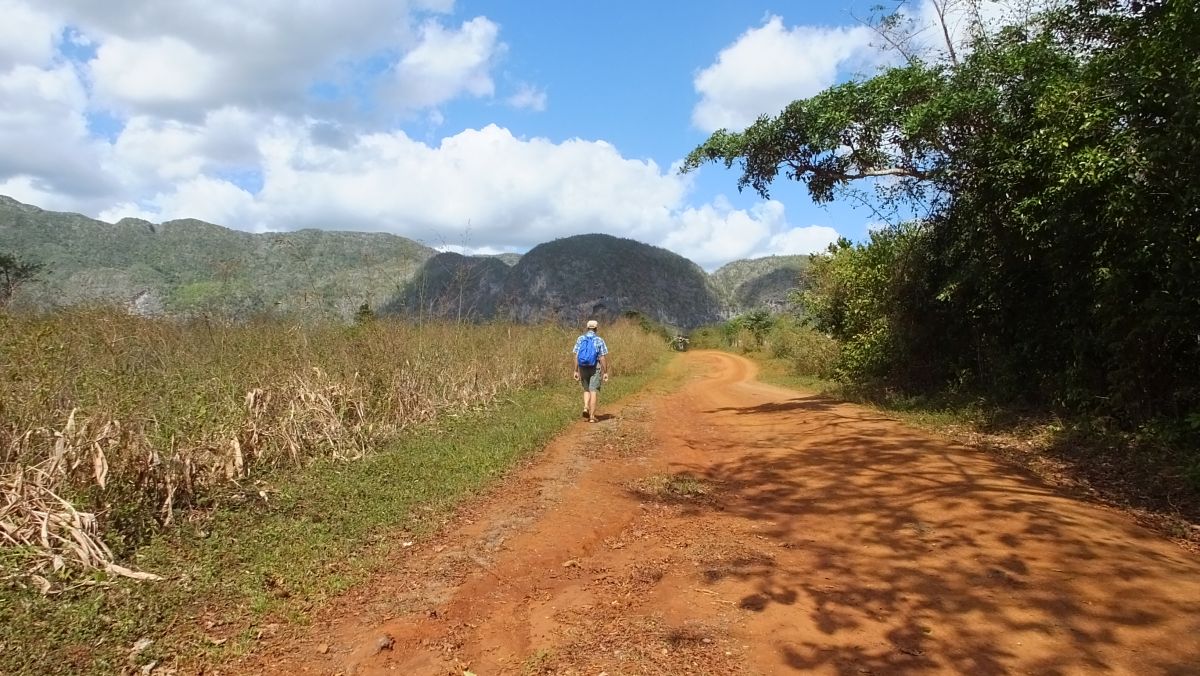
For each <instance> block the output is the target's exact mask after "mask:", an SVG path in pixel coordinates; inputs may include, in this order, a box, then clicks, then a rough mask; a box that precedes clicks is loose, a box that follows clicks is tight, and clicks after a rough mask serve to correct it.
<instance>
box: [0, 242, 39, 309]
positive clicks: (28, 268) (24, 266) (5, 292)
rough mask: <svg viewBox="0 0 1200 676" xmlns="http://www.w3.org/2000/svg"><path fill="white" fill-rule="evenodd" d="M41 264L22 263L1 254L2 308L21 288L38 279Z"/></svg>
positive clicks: (0, 301) (0, 293) (0, 296)
mask: <svg viewBox="0 0 1200 676" xmlns="http://www.w3.org/2000/svg"><path fill="white" fill-rule="evenodd" d="M41 271H42V265H41V264H40V263H31V262H29V261H22V260H20V259H18V258H16V257H14V256H12V255H10V254H2V253H0V307H6V306H7V305H8V303H9V302H10V301H11V300H12V297H13V294H14V293H16V292H17V289H19V288H21V286H23V285H25V284H27V283H29V282H31V281H33V280H34V279H37V276H38V273H40V272H41Z"/></svg>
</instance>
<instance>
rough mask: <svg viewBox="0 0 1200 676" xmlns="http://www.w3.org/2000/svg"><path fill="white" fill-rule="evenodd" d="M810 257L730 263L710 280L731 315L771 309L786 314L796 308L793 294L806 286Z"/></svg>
mask: <svg viewBox="0 0 1200 676" xmlns="http://www.w3.org/2000/svg"><path fill="white" fill-rule="evenodd" d="M810 259H811V257H809V256H765V257H763V258H750V259H743V260H737V261H733V262H732V263H728V264H726V265H724V266H722V267H720V268H719V269H717V271H716V272H713V273H712V275H711V276H710V278H711V279H712V283H713V286H714V287H715V288H716V290H717V293H718V294H719V295H720V298H721V302H722V303H724V305H725V307H727V308H729V309H730V313H732V314H736V313H738V312H742V311H746V310H753V309H757V308H764V307H765V308H768V309H771V310H774V311H776V312H782V311H786V310H790V309H794V308H795V303H794V299H793V298H792V296H793V291H795V290H796V289H797V288H798V287H800V286H802V285H803V283H802V278H801V276H802V275H803V273H804V271H805V270H807V269H808V266H809V262H810Z"/></svg>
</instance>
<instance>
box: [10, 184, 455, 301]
mask: <svg viewBox="0 0 1200 676" xmlns="http://www.w3.org/2000/svg"><path fill="white" fill-rule="evenodd" d="M0 252H3V253H8V254H11V255H14V256H17V257H19V258H21V259H22V260H27V261H31V262H35V263H39V264H41V265H42V266H43V268H42V272H41V273H40V275H39V281H38V282H36V283H32V284H28V285H26V286H25V287H23V288H22V289H21V291H20V292H19V293H18V295H17V297H16V298H14V301H13V302H14V305H15V306H17V307H21V306H26V307H29V306H33V307H39V308H50V307H58V306H64V305H74V304H79V303H89V302H101V303H108V304H114V303H115V304H121V305H126V304H128V305H130V306H131V307H133V308H135V309H137V310H139V311H141V312H145V313H147V314H158V313H168V314H194V313H201V312H203V313H216V314H222V315H231V316H248V315H252V314H255V313H259V312H266V311H270V312H281V311H282V312H297V313H303V314H305V315H307V316H328V317H348V316H350V315H351V314H352V313H353V312H354V310H355V309H357V308H358V307H359V306H360V305H361V304H362V303H364V302H369V303H377V302H382V301H383V300H384V299H387V298H389V297H391V296H393V295H394V294H395V293H396V292H397V290H398V289H399V288H400V287H401V286H402V285H403V284H404V282H406V281H407V280H408V279H409V278H410V277H411V276H412V274H413V273H414V272H415V271H416V269H417V268H418V267H419V266H420V265H421V263H423V262H424V261H425V260H426V259H428V258H430V257H431V256H433V255H434V254H435V253H437V252H436V251H434V250H433V249H430V248H429V247H426V246H423V245H421V244H418V243H417V242H414V241H412V240H410V239H406V238H404V237H398V236H396V235H389V234H380V233H358V232H333V231H324V230H301V231H297V232H287V233H263V234H252V233H247V232H240V231H237V230H230V229H228V228H224V227H221V226H219V225H213V224H212V223H205V222H203V221H197V220H191V219H186V220H176V221H167V222H165V223H162V224H161V225H155V224H152V223H149V222H146V221H142V220H137V219H131V218H126V219H123V220H121V221H120V222H118V223H115V224H114V223H105V222H103V221H98V220H94V219H90V218H87V217H84V216H81V215H79V214H70V213H59V212H53V211H44V210H42V209H39V208H37V207H34V206H30V205H27V204H22V203H20V202H17V201H16V200H13V199H11V198H9V197H4V196H0Z"/></svg>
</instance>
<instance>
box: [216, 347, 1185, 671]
mask: <svg viewBox="0 0 1200 676" xmlns="http://www.w3.org/2000/svg"><path fill="white" fill-rule="evenodd" d="M675 368H678V369H685V370H686V372H690V373H701V374H704V375H703V377H700V378H694V379H692V380H691V381H689V382H688V383H687V384H686V385H684V386H683V387H682V388H680V389H679V390H678V391H676V392H672V393H658V394H653V395H646V396H643V397H642V398H640V399H638V400H637V401H635V402H634V403H633V404H630V405H629V406H627V407H625V408H624V409H623V410H618V411H614V412H613V415H612V417H610V418H608V419H606V420H604V421H603V422H602V423H600V424H598V425H588V424H586V423H580V424H579V425H577V426H576V427H574V428H572V430H571V431H570V432H568V433H567V434H565V435H563V436H562V437H560V438H559V439H558V440H556V441H555V442H554V443H553V444H551V446H550V447H549V448H547V449H546V451H545V452H544V453H543V454H542V455H541V457H540V458H539V459H538V460H537V461H536V462H534V463H532V464H530V465H529V466H527V467H525V468H523V469H522V470H520V471H518V472H517V473H516V474H515V475H514V477H513V478H512V479H511V480H510V481H509V482H507V484H506V485H505V486H504V487H503V488H502V489H500V490H497V491H495V492H493V493H492V494H491V495H490V496H486V497H484V498H481V499H480V500H478V501H477V502H475V503H474V504H473V505H471V506H469V507H467V508H464V509H463V510H461V511H460V512H459V513H458V515H457V516H456V518H455V520H454V521H453V522H452V523H451V524H449V525H448V526H447V527H446V528H445V529H443V531H442V532H441V533H440V534H439V535H438V536H437V537H433V538H430V539H428V540H427V541H424V542H420V543H418V544H417V545H415V546H413V547H412V548H410V549H408V550H405V554H404V555H403V556H401V557H398V558H397V560H396V562H395V570H394V572H393V573H392V574H390V575H387V576H385V577H382V578H380V579H378V580H375V581H373V582H372V583H370V584H368V585H365V586H363V587H361V588H359V589H357V590H355V591H354V592H353V593H350V594H347V595H346V596H345V597H344V598H342V599H340V600H339V601H337V602H335V603H334V604H332V605H331V606H330V607H329V608H327V609H325V610H323V611H321V612H320V613H319V614H318V617H317V621H316V622H315V623H314V624H313V625H312V626H310V627H304V628H291V629H288V628H285V629H284V630H282V631H281V632H280V633H279V635H278V637H277V638H275V639H270V640H269V641H268V647H267V648H266V649H265V650H264V651H262V652H260V654H259V655H257V656H255V657H254V658H253V659H254V662H252V663H244V664H238V665H230V667H229V672H230V673H249V672H253V673H259V672H266V673H274V674H306V673H311V674H338V673H341V674H347V675H349V674H388V673H399V674H418V675H420V674H437V675H443V674H458V675H461V674H462V673H463V672H464V671H467V670H469V671H471V672H473V673H475V674H478V675H479V676H487V675H491V674H590V675H593V676H595V675H597V674H609V675H611V676H616V675H617V674H678V673H695V674H777V673H819V674H855V675H857V674H893V673H970V674H1001V673H1036V674H1081V673H1089V674H1090V673H1105V674H1156V673H1162V674H1171V673H1175V674H1185V673H1197V671H1196V666H1195V665H1197V664H1200V563H1198V562H1197V560H1196V558H1195V557H1194V556H1193V555H1191V554H1189V553H1188V552H1186V551H1184V550H1183V549H1181V548H1179V547H1177V546H1175V545H1173V544H1172V543H1170V542H1169V541H1166V540H1164V539H1163V538H1161V537H1159V536H1157V535H1155V534H1154V533H1152V532H1150V531H1148V530H1146V529H1144V528H1142V527H1140V526H1138V525H1137V524H1136V523H1134V522H1133V521H1132V520H1131V519H1130V518H1129V517H1128V516H1126V515H1124V514H1122V513H1120V512H1117V511H1115V510H1109V509H1105V508H1102V507H1097V506H1095V505H1092V504H1088V503H1085V502H1081V501H1079V500H1076V499H1073V498H1071V497H1068V496H1066V495H1064V494H1062V493H1060V492H1058V491H1056V490H1055V489H1054V488H1051V487H1049V486H1048V485H1046V484H1045V483H1043V482H1041V481H1040V480H1038V479H1037V478H1036V477H1034V476H1033V475H1031V474H1028V473H1026V472H1024V471H1022V470H1018V469H1014V468H1013V467H1012V466H1010V465H1005V464H1001V463H1000V462H998V461H996V460H995V459H993V458H992V457H991V456H989V455H987V454H986V453H982V452H979V451H976V450H972V449H969V448H965V447H960V446H956V445H953V444H951V443H949V442H947V441H945V440H944V439H937V438H933V437H931V436H929V435H926V434H923V433H921V432H919V431H916V430H913V429H912V428H909V427H906V426H904V425H901V424H899V423H897V422H896V421H894V420H891V419H889V418H887V417H885V416H883V415H881V414H878V413H874V412H871V411H869V410H866V409H863V408H859V407H855V406H851V405H841V404H834V403H830V402H829V401H828V400H825V399H821V398H818V397H810V396H807V395H803V394H800V393H797V392H794V391H790V390H785V389H781V388H776V387H771V386H767V385H762V384H759V383H757V382H755V381H754V380H753V375H754V369H753V367H752V365H751V364H750V363H749V362H747V361H746V360H744V359H741V358H739V357H735V356H732V355H728V354H723V353H714V352H696V353H687V354H685V355H683V356H681V358H680V359H679V360H677V362H676V364H675Z"/></svg>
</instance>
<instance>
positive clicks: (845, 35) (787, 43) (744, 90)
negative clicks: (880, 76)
mask: <svg viewBox="0 0 1200 676" xmlns="http://www.w3.org/2000/svg"><path fill="white" fill-rule="evenodd" d="M871 37H872V33H871V30H870V29H868V28H866V27H864V26H855V27H834V28H823V27H818V26H794V27H792V28H787V27H785V26H784V24H783V19H781V18H780V17H778V16H772V17H770V18H769V19H767V21H766V23H764V24H763V25H762V26H760V27H758V28H752V29H750V30H748V31H746V32H745V33H743V34H742V35H741V36H740V37H738V39H737V40H736V41H734V43H733V44H731V45H729V46H728V47H726V48H724V49H722V50H721V52H720V53H719V54H718V55H717V58H716V62H715V63H713V64H712V65H711V66H709V67H707V68H705V69H704V70H701V71H700V72H699V73H697V74H696V77H695V79H694V81H693V85H694V87H695V89H696V92H697V93H698V94H699V95H700V101H699V102H698V103H697V104H696V106H695V108H694V109H693V110H692V123H693V124H694V125H695V126H696V127H697V128H699V129H701V130H703V131H715V130H717V129H720V128H727V129H742V128H745V127H746V126H747V125H749V124H750V123H752V122H754V120H755V119H757V118H758V116H760V115H764V114H765V115H775V114H777V113H779V111H780V110H782V109H783V108H784V107H785V106H786V105H787V104H789V103H791V102H792V101H794V100H796V99H801V98H806V97H809V96H812V95H814V94H816V93H818V92H820V91H821V90H823V89H825V88H827V87H829V86H830V85H833V84H834V83H835V82H837V79H838V75H839V74H840V73H842V72H843V71H845V70H846V69H855V68H865V67H869V66H871V65H872V63H873V59H874V58H875V57H876V56H877V52H876V50H875V49H874V48H873V47H871Z"/></svg>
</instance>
